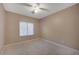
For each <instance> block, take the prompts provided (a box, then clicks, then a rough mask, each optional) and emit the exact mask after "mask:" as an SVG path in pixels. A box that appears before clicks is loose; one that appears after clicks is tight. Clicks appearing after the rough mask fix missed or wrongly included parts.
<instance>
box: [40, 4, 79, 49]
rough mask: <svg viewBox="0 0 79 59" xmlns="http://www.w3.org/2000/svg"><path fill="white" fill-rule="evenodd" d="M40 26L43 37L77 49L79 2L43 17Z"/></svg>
mask: <svg viewBox="0 0 79 59" xmlns="http://www.w3.org/2000/svg"><path fill="white" fill-rule="evenodd" d="M41 26H42V35H43V38H46V39H48V40H50V41H55V42H57V43H60V44H64V45H66V46H69V47H72V48H76V49H79V4H77V5H75V6H72V7H70V8H66V9H64V10H62V11H59V12H57V13H55V14H53V15H50V16H48V17H46V18H43V19H42V20H41Z"/></svg>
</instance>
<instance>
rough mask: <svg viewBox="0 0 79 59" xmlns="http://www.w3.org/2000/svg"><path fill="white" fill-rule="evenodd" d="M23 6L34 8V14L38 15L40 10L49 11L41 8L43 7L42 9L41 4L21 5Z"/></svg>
mask: <svg viewBox="0 0 79 59" xmlns="http://www.w3.org/2000/svg"><path fill="white" fill-rule="evenodd" d="M21 5H25V6H28V7H32V8H33V10H32V14H35V13H37V12H38V11H39V10H42V11H48V9H46V8H41V7H40V3H34V4H30V3H21Z"/></svg>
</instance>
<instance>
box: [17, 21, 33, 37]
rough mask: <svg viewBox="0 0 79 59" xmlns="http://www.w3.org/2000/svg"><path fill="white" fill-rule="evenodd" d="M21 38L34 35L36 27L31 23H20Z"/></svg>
mask: <svg viewBox="0 0 79 59" xmlns="http://www.w3.org/2000/svg"><path fill="white" fill-rule="evenodd" d="M19 26H20V36H28V35H33V34H34V25H33V23H29V22H20V23H19Z"/></svg>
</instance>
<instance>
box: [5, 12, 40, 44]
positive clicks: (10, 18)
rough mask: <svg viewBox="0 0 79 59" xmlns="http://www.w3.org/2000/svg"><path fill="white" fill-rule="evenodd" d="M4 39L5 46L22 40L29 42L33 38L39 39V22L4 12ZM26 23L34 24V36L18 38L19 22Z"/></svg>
mask: <svg viewBox="0 0 79 59" xmlns="http://www.w3.org/2000/svg"><path fill="white" fill-rule="evenodd" d="M6 17H7V18H6V24H5V26H6V31H5V32H6V35H5V36H6V37H5V44H10V43H15V42H18V41H23V40H30V39H34V38H39V37H40V24H39V20H38V19H35V18H31V17H26V16H23V15H19V14H15V13H11V12H6ZM20 21H26V22H32V23H34V35H33V36H28V37H20V36H19V22H20Z"/></svg>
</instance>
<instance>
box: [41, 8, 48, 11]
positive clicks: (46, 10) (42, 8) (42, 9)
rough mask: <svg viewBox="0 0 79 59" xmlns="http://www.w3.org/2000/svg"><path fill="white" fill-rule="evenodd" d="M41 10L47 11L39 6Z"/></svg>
mask: <svg viewBox="0 0 79 59" xmlns="http://www.w3.org/2000/svg"><path fill="white" fill-rule="evenodd" d="M40 9H41V10H44V11H48V9H45V8H40Z"/></svg>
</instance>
